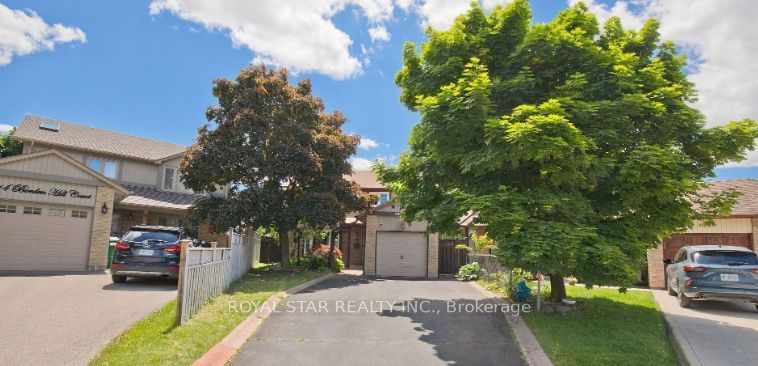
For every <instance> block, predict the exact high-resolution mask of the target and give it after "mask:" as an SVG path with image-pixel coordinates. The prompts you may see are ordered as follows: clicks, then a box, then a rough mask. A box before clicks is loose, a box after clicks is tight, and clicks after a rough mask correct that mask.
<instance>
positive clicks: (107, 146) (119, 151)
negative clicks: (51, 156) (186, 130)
mask: <svg viewBox="0 0 758 366" xmlns="http://www.w3.org/2000/svg"><path fill="white" fill-rule="evenodd" d="M42 122H52V123H58V124H60V128H59V129H58V131H52V130H49V129H42V128H40V123H42ZM13 137H14V138H16V139H18V140H21V141H29V142H31V141H35V142H40V143H44V144H49V145H54V146H58V147H66V148H70V149H76V150H85V151H90V152H95V153H103V154H109V155H116V156H123V157H128V158H133V159H139V160H149V161H155V160H162V159H165V158H167V157H171V156H177V155H180V154H182V153H184V152H185V151H186V150H187V148H186V147H185V146H181V145H177V144H172V143H170V142H163V141H156V140H151V139H147V138H144V137H137V136H131V135H127V134H123V133H119V132H113V131H106V130H101V129H98V128H93V127H88V126H82V125H77V124H73V123H69V122H63V121H58V120H54V119H50V118H46V117H38V116H26V117H24V120H23V121H21V124H20V125H19V126H18V128H16V132H15V133H14V134H13Z"/></svg>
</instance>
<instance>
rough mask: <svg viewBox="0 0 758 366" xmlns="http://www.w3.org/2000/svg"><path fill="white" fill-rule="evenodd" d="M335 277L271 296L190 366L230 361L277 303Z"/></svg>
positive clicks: (212, 365) (211, 365) (332, 275)
mask: <svg viewBox="0 0 758 366" xmlns="http://www.w3.org/2000/svg"><path fill="white" fill-rule="evenodd" d="M334 276H336V274H334V273H328V274H325V275H323V276H321V277H318V278H314V279H312V280H310V281H308V282H305V283H301V284H299V285H297V286H295V287H292V288H289V289H287V290H284V291H281V292H277V293H276V294H273V295H271V297H269V298H268V299H266V301H265V302H264V303H262V304H261V305H263V304H266V305H265V306H258V308H257V309H256V311H255V312H253V313H252V314H250V315H249V316H248V317H247V319H245V320H243V321H242V323H240V324H239V325H237V327H236V328H234V329H233V330H232V331H231V332H229V334H228V335H227V336H226V337H224V339H222V340H221V342H219V343H218V344H216V345H215V346H213V347H211V349H209V350H208V352H205V354H204V355H203V356H202V357H200V358H199V359H197V361H195V362H194V363H193V364H192V365H193V366H223V365H225V364H226V363H227V362H229V360H231V358H232V357H234V355H236V354H237V351H239V349H240V347H242V345H243V344H245V342H246V341H247V339H248V338H250V336H251V335H253V333H255V331H256V330H257V329H258V327H260V325H261V324H262V323H263V321H264V320H265V319H266V318H268V316H269V315H271V312H272V310H273V309H274V308H275V307H276V305H277V304H279V302H281V301H282V300H283V299H285V298H286V297H287V296H290V295H292V294H295V293H298V292H300V291H303V290H305V289H306V288H308V287H311V286H313V285H315V284H317V283H319V282H321V281H324V280H326V279H329V278H332V277H334Z"/></svg>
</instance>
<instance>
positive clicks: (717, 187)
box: [703, 179, 758, 216]
mask: <svg viewBox="0 0 758 366" xmlns="http://www.w3.org/2000/svg"><path fill="white" fill-rule="evenodd" d="M727 189H734V190H736V191H737V192H740V193H742V195H741V196H739V197H737V203H736V204H735V205H734V208H733V209H732V212H731V216H758V180H756V179H732V180H718V181H713V182H709V186H708V188H705V189H703V193H715V192H721V191H724V190H727Z"/></svg>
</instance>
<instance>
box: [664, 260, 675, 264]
mask: <svg viewBox="0 0 758 366" xmlns="http://www.w3.org/2000/svg"><path fill="white" fill-rule="evenodd" d="M671 263H674V261H672V260H671V259H664V260H663V264H671Z"/></svg>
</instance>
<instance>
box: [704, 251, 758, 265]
mask: <svg viewBox="0 0 758 366" xmlns="http://www.w3.org/2000/svg"><path fill="white" fill-rule="evenodd" d="M692 259H693V260H694V261H695V263H701V264H725V265H732V266H738V265H758V257H756V256H755V253H750V252H736V251H724V250H708V251H703V252H696V253H695V254H694V255H693V257H692Z"/></svg>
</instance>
